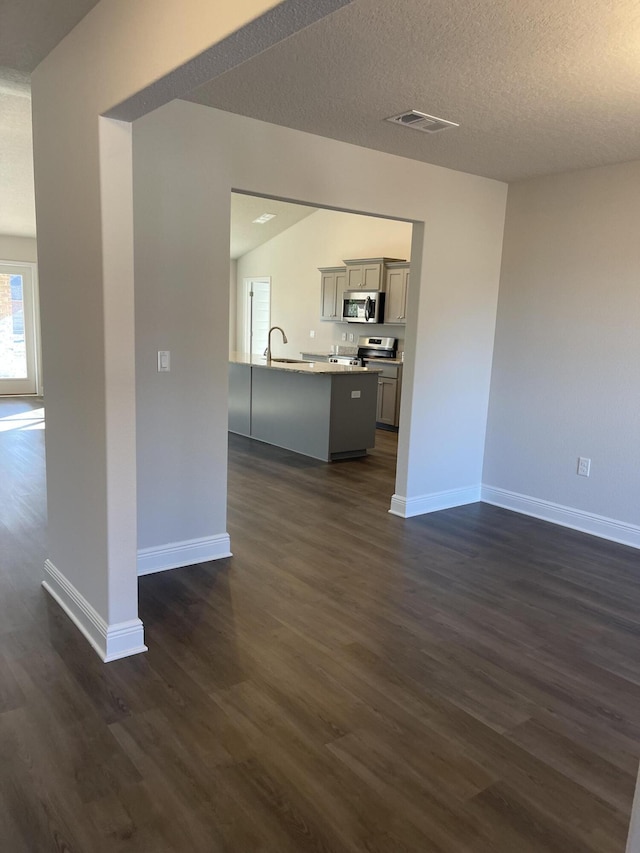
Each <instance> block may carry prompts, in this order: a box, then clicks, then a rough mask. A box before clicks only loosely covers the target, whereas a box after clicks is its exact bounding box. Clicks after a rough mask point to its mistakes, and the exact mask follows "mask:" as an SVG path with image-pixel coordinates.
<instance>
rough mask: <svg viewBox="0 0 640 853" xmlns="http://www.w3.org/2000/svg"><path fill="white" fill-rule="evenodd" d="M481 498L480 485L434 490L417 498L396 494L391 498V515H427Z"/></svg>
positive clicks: (474, 501) (408, 516)
mask: <svg viewBox="0 0 640 853" xmlns="http://www.w3.org/2000/svg"><path fill="white" fill-rule="evenodd" d="M479 500H480V486H467V487H466V488H464V489H448V490H447V491H445V492H432V493H431V494H428V495H419V496H418V497H416V498H405V497H403V496H402V495H394V496H393V497H392V498H391V507H390V509H389V512H390V513H391V515H399V516H400V518H412V517H413V516H414V515H425V514H426V513H429V512H438V510H441V509H451V508H452V507H454V506H463V505H464V504H473V503H477V502H478V501H479Z"/></svg>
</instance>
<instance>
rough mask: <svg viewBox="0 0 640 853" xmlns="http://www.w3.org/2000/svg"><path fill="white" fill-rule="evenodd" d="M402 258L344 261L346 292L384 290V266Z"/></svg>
mask: <svg viewBox="0 0 640 853" xmlns="http://www.w3.org/2000/svg"><path fill="white" fill-rule="evenodd" d="M403 260H405V259H404V258H355V259H352V260H345V262H344V263H345V264H346V269H347V286H346V288H345V289H346V290H360V289H361V290H384V283H385V282H384V271H385V266H386V264H389V263H394V262H396V261H403Z"/></svg>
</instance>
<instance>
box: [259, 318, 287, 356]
mask: <svg viewBox="0 0 640 853" xmlns="http://www.w3.org/2000/svg"><path fill="white" fill-rule="evenodd" d="M274 329H279V330H280V331H281V332H282V343H283V344H288V343H289V341H288V340H287V336H286V335H285V333H284V329H283V328H282V326H272V327H271V328H270V329H269V332H268V334H267V348H266V349H265V351H264V355H266V357H267V361H271V332H273V330H274Z"/></svg>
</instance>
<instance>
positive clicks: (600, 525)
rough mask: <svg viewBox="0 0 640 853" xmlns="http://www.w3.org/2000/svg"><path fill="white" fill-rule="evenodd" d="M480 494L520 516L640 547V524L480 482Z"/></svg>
mask: <svg viewBox="0 0 640 853" xmlns="http://www.w3.org/2000/svg"><path fill="white" fill-rule="evenodd" d="M481 494H482V497H481V500H482V501H483V502H484V503H488V504H493V505H494V506H501V507H503V508H504V509H511V510H513V511H514V512H520V513H522V514H523V515H531V516H533V517H534V518H540V519H542V520H543V521H551V522H552V523H553V524H559V525H561V526H562V527H571V528H572V529H573V530H580V531H581V532H582V533H590V534H591V535H592V536H599V537H600V538H601V539H609V540H610V541H611V542H619V543H620V544H622V545H630V546H631V547H632V548H640V527H639V526H638V525H636V524H628V523H626V522H624V521H616V519H614V518H607V517H606V516H603V515H595V513H592V512H585V511H584V510H581V509H574V508H573V507H570V506H563V505H562V504H556V503H552V502H551V501H545V500H541V499H540V498H532V497H530V496H529V495H521V494H518V492H510V491H508V490H507V489H499V488H496V487H495V486H484V485H483V486H482V490H481Z"/></svg>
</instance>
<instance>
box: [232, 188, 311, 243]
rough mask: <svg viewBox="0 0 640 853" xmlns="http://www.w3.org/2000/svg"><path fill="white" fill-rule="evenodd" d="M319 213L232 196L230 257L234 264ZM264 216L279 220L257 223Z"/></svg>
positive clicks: (243, 196)
mask: <svg viewBox="0 0 640 853" xmlns="http://www.w3.org/2000/svg"><path fill="white" fill-rule="evenodd" d="M316 210H317V208H315V207H306V206H305V205H302V204H291V203H290V202H285V201H275V200H274V199H267V198H260V197H258V196H252V195H244V194H240V193H231V247H230V250H231V255H230V257H231V258H232V259H233V260H235V259H236V258H239V257H241V256H242V255H244V254H246V253H247V252H250V251H251V249H255V248H256V246H260V245H262V243H266V242H267V241H268V240H272V239H273V238H274V237H276V236H277V235H278V234H281V233H282V232H283V231H286V230H287V228H291V226H292V225H295V224H296V222H300V220H301V219H304V218H305V217H307V216H310V215H311V214H312V213H315V212H316ZM263 213H275V214H276V216H275V219H270V220H269V221H268V222H265V223H264V224H263V225H259V224H258V223H255V222H254V221H253V220H254V219H257V218H258V217H259V216H262V214H263Z"/></svg>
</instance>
